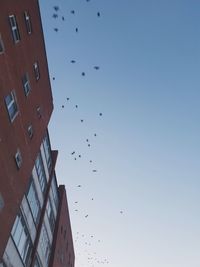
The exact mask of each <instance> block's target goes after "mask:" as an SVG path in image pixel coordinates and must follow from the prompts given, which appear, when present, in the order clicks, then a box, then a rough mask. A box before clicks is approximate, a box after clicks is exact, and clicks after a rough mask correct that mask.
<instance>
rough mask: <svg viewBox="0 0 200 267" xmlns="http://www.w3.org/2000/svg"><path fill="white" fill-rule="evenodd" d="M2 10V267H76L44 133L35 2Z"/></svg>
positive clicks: (44, 70)
mask: <svg viewBox="0 0 200 267" xmlns="http://www.w3.org/2000/svg"><path fill="white" fill-rule="evenodd" d="M0 5H1V9H0V13H1V16H0V71H1V77H0V121H1V126H0V267H24V266H31V267H47V266H50V267H54V266H58V267H59V266H67V267H74V261H75V255H74V247H73V239H72V232H71V225H70V218H69V211H68V205H67V197H66V191H65V187H64V185H62V186H59V187H58V185H57V179H56V174H55V164H56V159H57V154H58V152H57V151H53V150H52V149H51V145H50V140H49V135H48V129H47V127H48V123H49V120H50V117H51V114H52V111H53V98H52V92H51V85H50V80H49V73H48V65H47V58H46V52H45V44H44V37H43V31H42V24H41V18H40V11H39V3H38V1H37V0H29V1H26V0H20V1H18V2H16V1H14V0H8V1H7V0H3V1H1V4H0Z"/></svg>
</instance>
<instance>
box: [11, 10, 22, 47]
mask: <svg viewBox="0 0 200 267" xmlns="http://www.w3.org/2000/svg"><path fill="white" fill-rule="evenodd" d="M9 21H10V27H11V31H12V36H13V41H14V43H18V42H19V41H20V34H19V29H18V25H17V21H16V17H15V15H10V16H9Z"/></svg>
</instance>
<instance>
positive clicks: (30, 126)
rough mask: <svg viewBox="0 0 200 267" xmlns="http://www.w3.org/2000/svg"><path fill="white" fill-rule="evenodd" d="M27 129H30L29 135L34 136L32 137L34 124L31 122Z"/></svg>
mask: <svg viewBox="0 0 200 267" xmlns="http://www.w3.org/2000/svg"><path fill="white" fill-rule="evenodd" d="M27 131H28V135H29V137H30V138H32V137H33V125H32V124H30V125H29V126H28V129H27Z"/></svg>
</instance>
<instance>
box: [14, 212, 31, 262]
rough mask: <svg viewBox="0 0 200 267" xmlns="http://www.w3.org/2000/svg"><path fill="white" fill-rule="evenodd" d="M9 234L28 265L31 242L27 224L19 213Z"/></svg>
mask: <svg viewBox="0 0 200 267" xmlns="http://www.w3.org/2000/svg"><path fill="white" fill-rule="evenodd" d="M11 236H12V238H13V241H14V243H15V245H16V248H17V250H18V252H19V254H20V256H21V258H22V260H23V262H24V263H25V265H26V266H28V263H29V259H30V254H31V250H32V243H31V239H30V236H29V233H28V229H27V226H26V224H25V221H24V219H23V217H22V215H21V214H19V215H17V217H16V219H15V222H14V225H13V228H12V231H11Z"/></svg>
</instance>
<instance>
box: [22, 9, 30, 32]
mask: <svg viewBox="0 0 200 267" xmlns="http://www.w3.org/2000/svg"><path fill="white" fill-rule="evenodd" d="M24 19H25V23H26V30H27V33H28V34H31V33H32V25H31V19H30V15H29V13H28V12H27V11H25V12H24Z"/></svg>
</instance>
